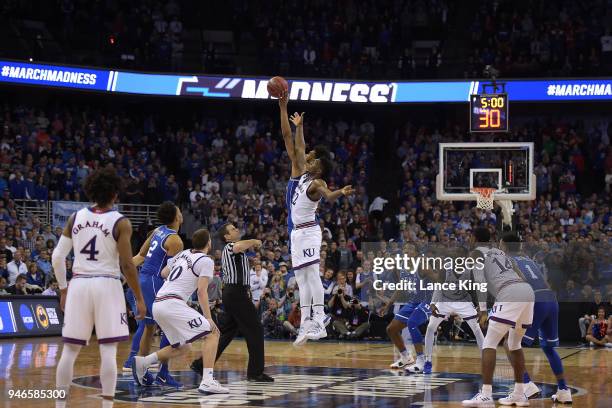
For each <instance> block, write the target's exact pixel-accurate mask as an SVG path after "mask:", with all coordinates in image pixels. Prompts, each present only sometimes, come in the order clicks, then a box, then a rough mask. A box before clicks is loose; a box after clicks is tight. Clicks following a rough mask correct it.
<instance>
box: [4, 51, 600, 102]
mask: <svg viewBox="0 0 612 408" xmlns="http://www.w3.org/2000/svg"><path fill="white" fill-rule="evenodd" d="M288 82H289V86H290V88H291V90H290V95H289V98H290V99H291V100H295V101H304V102H307V101H308V102H335V103H359V104H389V103H438V102H468V101H469V98H470V95H473V94H480V93H484V89H483V83H484V82H483V81H467V80H463V81H435V82H434V81H423V82H414V81H411V82H405V81H404V82H403V81H393V82H355V81H343V80H309V79H308V80H307V79H293V80H292V79H288ZM504 82H505V84H506V93H507V94H508V99H509V100H510V101H512V102H516V101H523V102H537V101H540V102H549V101H596V100H611V101H612V78H602V79H569V80H566V79H564V80H533V81H525V80H505V81H504ZM0 83H13V84H27V85H34V86H45V87H58V88H73V89H83V90H93V91H102V92H119V93H128V94H141V95H161V96H188V97H196V98H208V99H211V98H221V99H249V100H253V99H256V100H265V99H271V96H270V95H268V91H267V89H266V85H267V83H268V79H267V78H252V77H237V76H200V75H176V74H152V73H144V72H123V71H114V70H102V69H95V68H82V67H71V66H58V65H44V64H33V63H28V62H17V61H0Z"/></svg>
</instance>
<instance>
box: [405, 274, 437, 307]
mask: <svg viewBox="0 0 612 408" xmlns="http://www.w3.org/2000/svg"><path fill="white" fill-rule="evenodd" d="M400 280H402V281H407V282H411V283H412V286H413V287H414V289H415V290H410V291H406V294H407V299H406V303H426V304H429V303H430V301H431V295H432V294H431V291H428V290H422V289H421V281H424V279H423V278H421V276H420V275H419V272H418V271H417V272H415V273H410V272H409V271H405V270H402V271H400ZM423 285H425V283H424V284H423Z"/></svg>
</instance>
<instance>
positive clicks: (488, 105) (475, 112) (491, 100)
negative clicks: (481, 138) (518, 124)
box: [470, 93, 508, 132]
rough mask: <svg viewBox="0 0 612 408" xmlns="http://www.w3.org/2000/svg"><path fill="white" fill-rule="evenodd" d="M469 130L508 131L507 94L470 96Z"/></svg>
mask: <svg viewBox="0 0 612 408" xmlns="http://www.w3.org/2000/svg"><path fill="white" fill-rule="evenodd" d="M470 131H471V132H507V131H508V94H505V93H500V94H482V95H471V96H470Z"/></svg>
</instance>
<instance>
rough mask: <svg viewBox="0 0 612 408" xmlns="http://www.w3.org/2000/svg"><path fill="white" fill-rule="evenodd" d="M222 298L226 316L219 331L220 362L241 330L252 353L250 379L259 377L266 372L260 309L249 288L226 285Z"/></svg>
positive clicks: (250, 357) (218, 349)
mask: <svg viewBox="0 0 612 408" xmlns="http://www.w3.org/2000/svg"><path fill="white" fill-rule="evenodd" d="M222 297H223V307H224V310H225V316H224V318H223V319H221V327H219V330H220V331H221V338H220V339H219V347H218V348H217V359H219V356H221V353H223V350H225V348H226V347H227V346H228V345H229V344H230V343H231V341H232V340H233V339H234V337H235V336H236V334H237V333H238V331H239V330H240V333H242V335H243V336H244V338H245V340H246V343H247V349H248V350H249V365H248V367H247V376H248V377H256V376H258V375H260V374H262V373H263V371H264V333H263V327H262V325H261V322H260V320H259V315H258V313H257V309H255V305H253V301H252V300H251V296H250V293H249V287H248V286H237V285H225V286H224V287H223V294H222Z"/></svg>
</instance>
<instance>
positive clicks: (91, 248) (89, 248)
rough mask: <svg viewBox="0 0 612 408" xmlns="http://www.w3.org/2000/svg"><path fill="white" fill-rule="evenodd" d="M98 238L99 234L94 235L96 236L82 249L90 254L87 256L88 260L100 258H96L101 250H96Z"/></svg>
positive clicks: (82, 251)
mask: <svg viewBox="0 0 612 408" xmlns="http://www.w3.org/2000/svg"><path fill="white" fill-rule="evenodd" d="M96 238H97V235H94V237H93V238H92V239H90V240H89V242H87V243H86V244H85V246H84V247H83V249H81V253H82V254H85V255H89V257H88V258H87V260H88V261H97V260H98V258H96V255H98V254H99V253H100V251H96Z"/></svg>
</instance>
